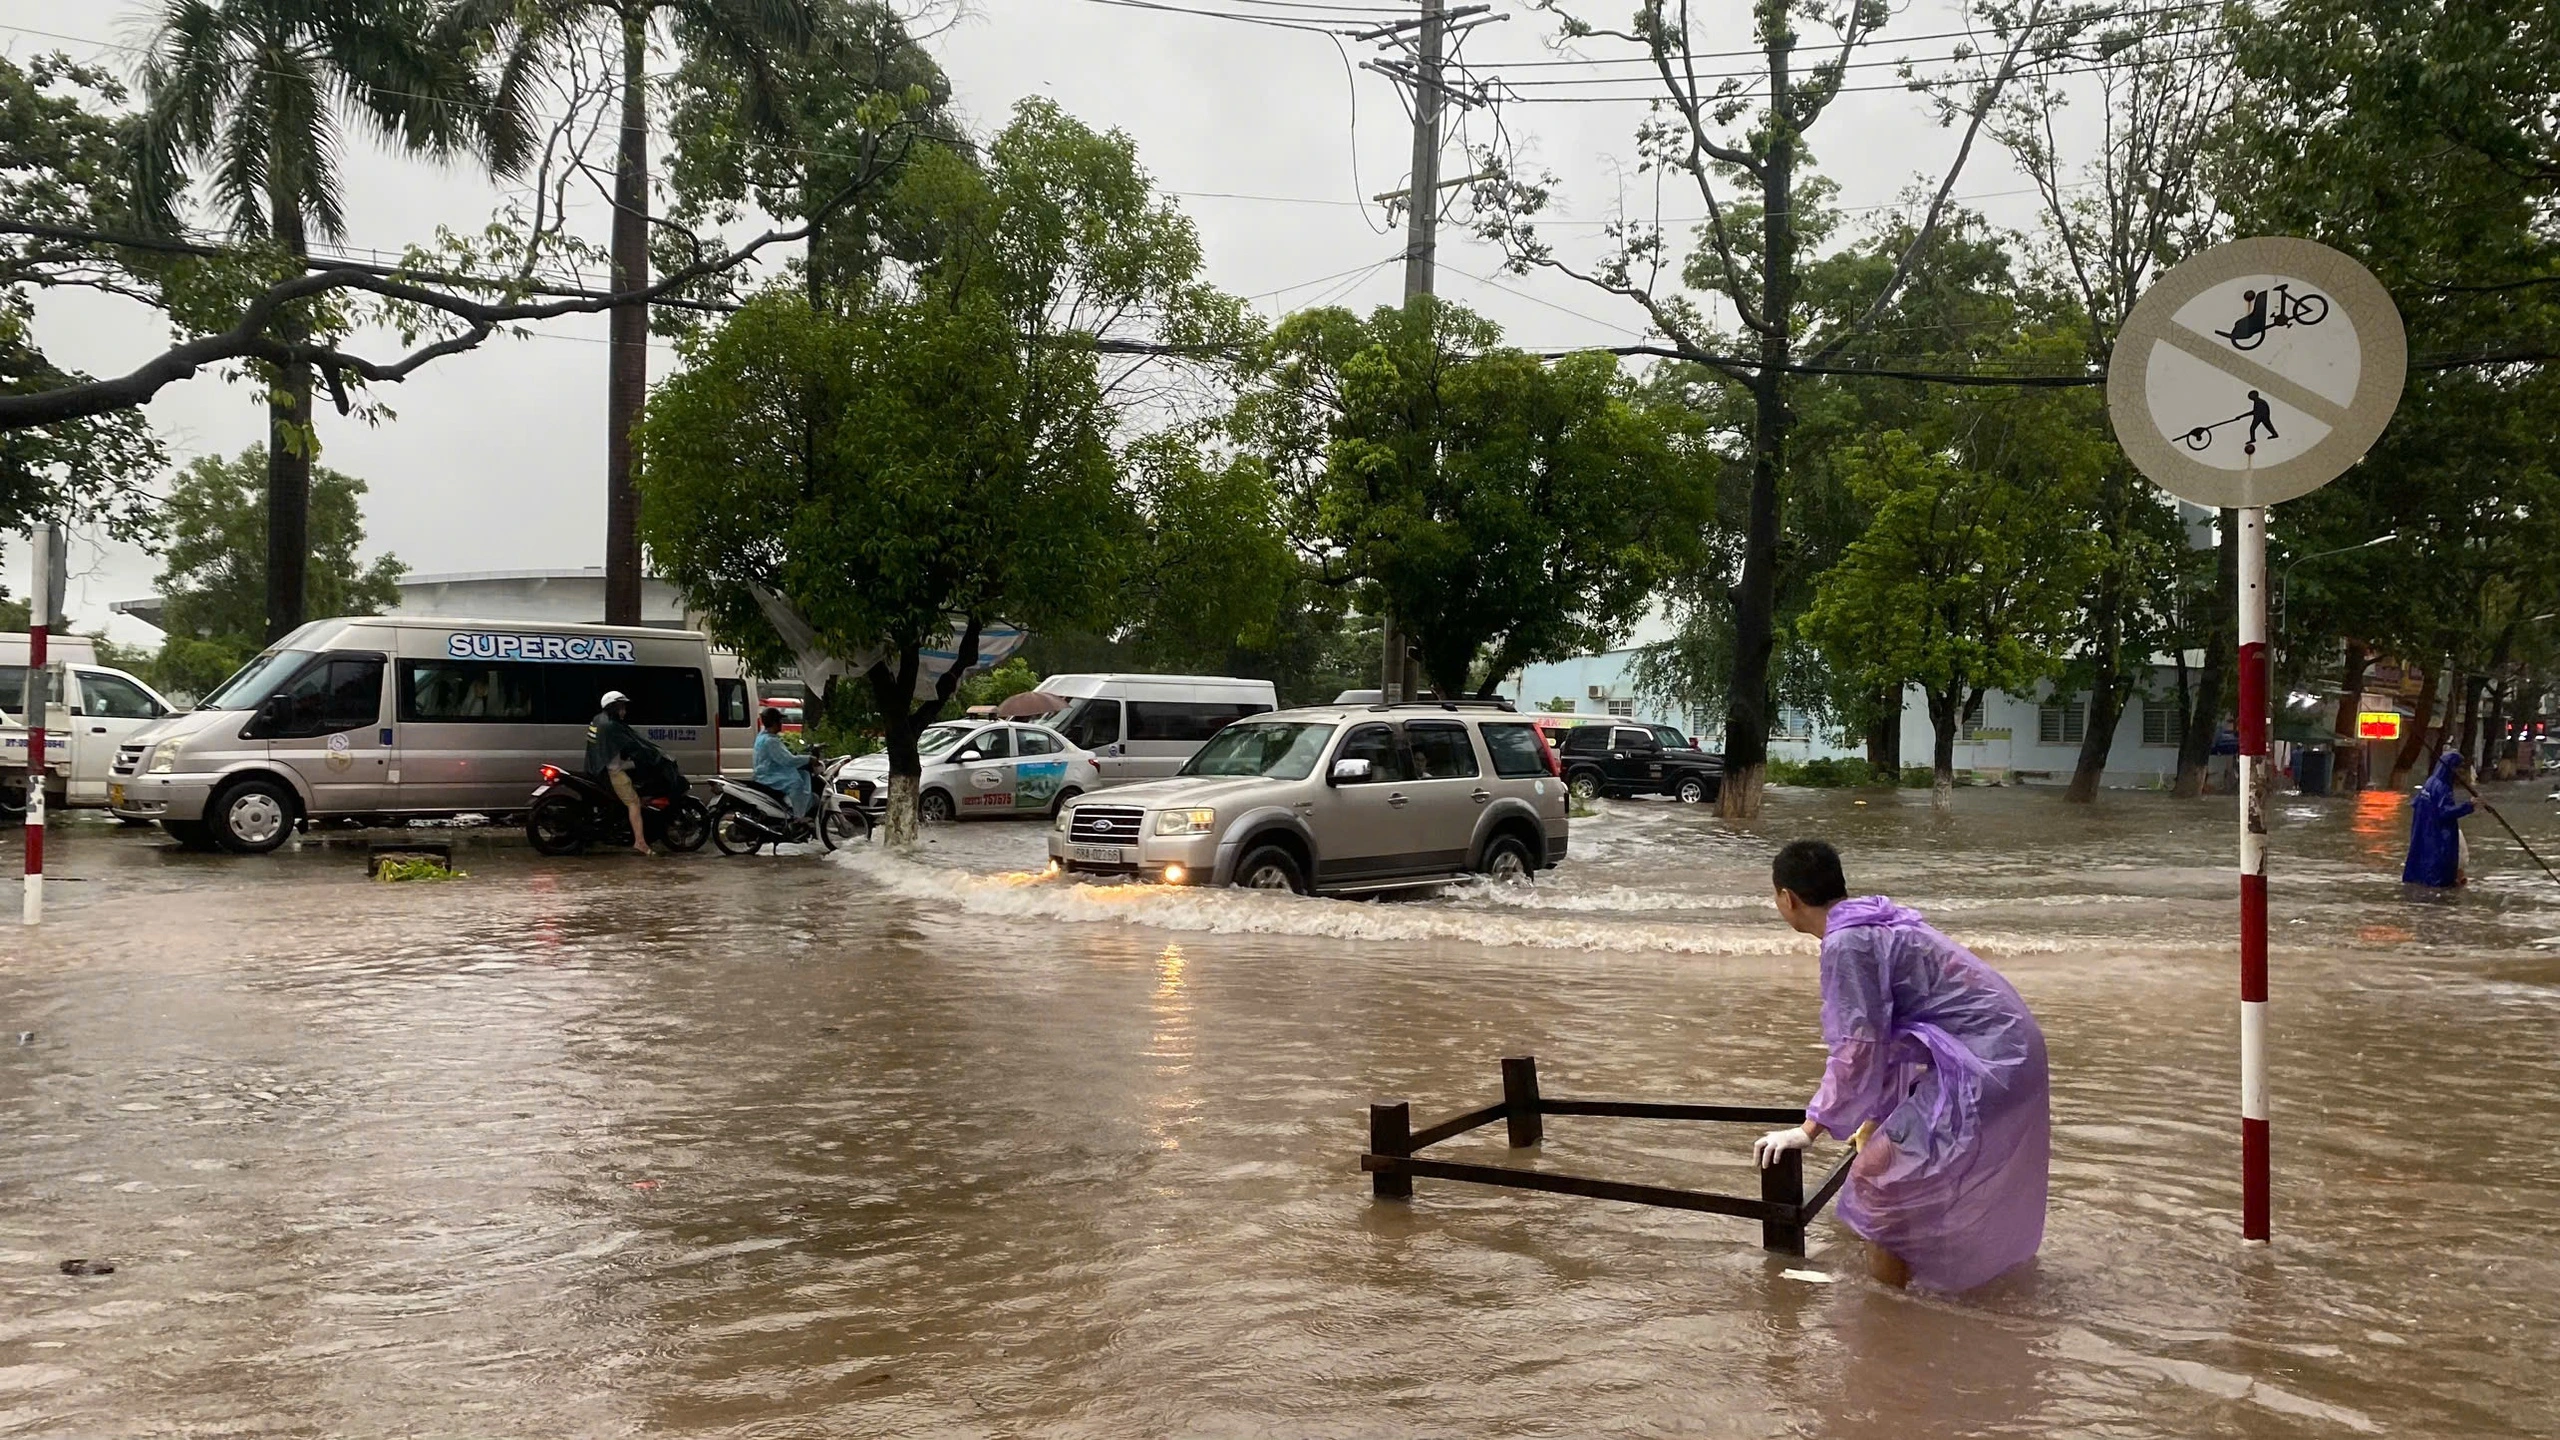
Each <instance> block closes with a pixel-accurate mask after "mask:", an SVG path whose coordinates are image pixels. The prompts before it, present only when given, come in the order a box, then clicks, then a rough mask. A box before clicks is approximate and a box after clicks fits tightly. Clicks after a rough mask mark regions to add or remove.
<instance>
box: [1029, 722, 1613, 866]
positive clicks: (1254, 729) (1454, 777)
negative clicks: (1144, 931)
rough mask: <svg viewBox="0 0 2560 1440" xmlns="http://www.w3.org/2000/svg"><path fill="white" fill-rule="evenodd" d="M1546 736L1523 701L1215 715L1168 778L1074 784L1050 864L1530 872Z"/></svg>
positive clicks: (1547, 808) (1561, 843)
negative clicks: (1098, 789) (1508, 707)
mask: <svg viewBox="0 0 2560 1440" xmlns="http://www.w3.org/2000/svg"><path fill="white" fill-rule="evenodd" d="M1568 806H1569V802H1568V800H1567V799H1566V796H1565V788H1564V780H1563V778H1562V775H1561V774H1560V771H1559V766H1558V765H1557V763H1556V756H1555V752H1554V751H1552V750H1550V749H1549V748H1548V747H1547V743H1546V740H1545V739H1544V738H1543V737H1542V736H1540V735H1539V734H1538V729H1537V726H1536V725H1535V724H1533V723H1532V722H1531V721H1530V720H1529V719H1528V718H1527V717H1526V716H1516V715H1512V714H1509V713H1506V712H1500V711H1489V710H1484V709H1476V708H1464V709H1462V708H1460V707H1457V706H1453V705H1392V706H1390V705H1351V706H1344V705H1325V706H1316V707H1312V708H1308V709H1302V710H1279V711H1274V712H1272V713H1270V714H1267V715H1256V716H1254V717H1253V718H1252V719H1250V720H1239V721H1237V722H1235V723H1234V724H1231V725H1229V726H1227V727H1226V728H1225V729H1223V730H1220V731H1219V732H1218V733H1217V734H1216V735H1215V736H1214V737H1212V738H1211V739H1210V741H1209V743H1208V744H1206V745H1204V746H1202V747H1201V748H1200V750H1199V752H1198V753H1197V754H1195V755H1193V756H1192V757H1191V759H1190V760H1189V762H1187V763H1186V764H1184V766H1183V767H1182V769H1181V771H1180V772H1179V773H1178V774H1176V775H1174V776H1173V777H1172V778H1171V779H1166V780H1155V781H1150V782H1147V783H1145V784H1141V785H1124V786H1120V787H1118V788H1116V789H1113V790H1109V791H1105V792H1103V793H1102V794H1100V795H1087V796H1083V797H1080V798H1079V799H1077V800H1076V802H1075V803H1074V804H1073V805H1071V806H1068V807H1066V808H1064V809H1062V810H1060V811H1059V813H1058V817H1057V820H1056V822H1055V824H1054V826H1053V828H1052V829H1051V830H1050V832H1049V858H1050V861H1051V863H1052V864H1053V865H1055V866H1056V867H1058V868H1060V869H1063V870H1067V871H1071V872H1076V873H1081V874H1103V875H1114V874H1116V875H1141V876H1144V877H1147V878H1149V879H1154V880H1161V881H1163V882H1164V883H1166V884H1171V885H1244V886H1249V887H1251V888H1254V889H1257V890H1294V891H1296V892H1298V893H1299V894H1301V895H1306V894H1327V895H1347V894H1359V893H1364V892H1369V891H1378V890H1397V889H1404V888H1408V887H1411V886H1416V885H1430V884H1435V883H1437V882H1439V881H1443V880H1449V879H1454V878H1456V877H1457V876H1460V875H1465V874H1470V873H1474V874H1483V875H1490V876H1493V877H1495V878H1497V879H1505V880H1523V881H1525V880H1527V879H1528V878H1529V877H1530V876H1531V875H1532V874H1533V873H1534V872H1536V871H1538V870H1541V869H1544V868H1546V867H1548V866H1550V865H1554V864H1555V863H1557V862H1558V861H1560V860H1562V859H1564V855H1565V840H1566V827H1567V825H1568V823H1569V822H1568V820H1567V818H1566V817H1567V811H1568Z"/></svg>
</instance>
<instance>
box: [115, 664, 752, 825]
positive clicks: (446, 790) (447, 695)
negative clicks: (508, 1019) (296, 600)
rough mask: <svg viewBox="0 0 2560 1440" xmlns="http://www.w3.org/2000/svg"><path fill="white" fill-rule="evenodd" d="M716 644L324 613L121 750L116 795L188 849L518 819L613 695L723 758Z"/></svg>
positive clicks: (688, 752)
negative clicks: (301, 832) (332, 826)
mask: <svg viewBox="0 0 2560 1440" xmlns="http://www.w3.org/2000/svg"><path fill="white" fill-rule="evenodd" d="M712 679H713V677H712V668H711V646H710V642H709V641H708V640H706V639H704V638H703V637H702V636H701V635H699V634H697V633H694V632H692V631H687V630H652V629H643V628H638V627H625V626H612V625H561V624H542V623H536V622H527V621H507V620H488V621H481V620H457V619H450V618H446V617H442V616H438V617H433V618H416V619H400V618H395V617H388V616H382V617H362V618H356V619H341V620H314V621H312V622H311V623H310V624H308V625H305V626H303V627H302V628H301V629H299V630H296V631H294V632H293V633H292V634H291V635H288V636H286V637H285V638H284V639H283V640H282V641H281V642H279V643H278V644H276V645H275V646H274V647H273V648H271V649H269V650H268V651H267V652H266V653H264V654H262V655H260V656H258V657H257V658H256V659H254V660H252V661H250V662H249V663H248V664H247V665H244V666H242V667H241V668H240V672H239V673H238V674H236V675H234V676H232V677H231V678H230V679H229V680H226V681H224V682H223V683H222V684H221V685H220V686H219V687H217V688H216V689H215V690H214V691H213V692H212V693H211V694H209V695H207V696H205V698H204V699H203V700H202V701H201V702H199V703H198V704H197V706H196V708H195V709H193V710H191V711H183V712H180V713H178V714H175V715H171V716H168V717H166V718H164V719H161V720H158V721H155V722H153V723H152V724H150V725H148V726H145V727H143V728H142V729H141V730H139V731H136V732H135V733H134V734H133V735H132V736H131V737H130V738H128V739H127V740H126V741H125V743H124V744H123V745H122V746H120V747H119V748H118V750H117V753H116V758H115V763H114V768H113V772H112V774H111V776H110V779H109V784H108V791H107V808H108V809H109V810H111V811H113V812H114V813H115V814H116V815H117V816H119V817H121V818H124V819H128V820H157V821H159V822H160V825H161V827H162V828H163V829H165V830H167V831H168V832H169V833H170V834H171V835H173V836H175V837H176V838H177V840H178V842H179V843H180V844H182V845H187V846H191V847H197V848H211V847H214V846H220V847H221V848H223V849H227V850H233V851H239V852H242V853H248V854H258V853H263V852H265V851H269V850H273V849H275V848H276V847H277V846H278V845H281V844H283V843H284V842H285V840H286V838H287V837H288V836H290V835H291V834H292V832H293V830H294V828H295V827H296V826H297V825H300V824H306V823H308V822H310V821H312V820H322V819H335V818H374V817H383V818H388V817H393V816H405V817H417V816H444V815H461V814H475V813H476V814H488V815H502V814H507V813H510V812H513V811H518V810H521V809H523V808H524V806H525V802H526V797H527V796H529V795H530V794H531V793H532V791H533V787H534V785H535V784H536V783H538V781H539V780H540V772H541V767H542V766H543V765H544V764H545V763H546V762H549V763H553V764H558V763H564V762H565V763H567V764H570V765H576V764H578V763H580V762H581V761H582V760H583V759H584V757H585V754H586V744H587V722H588V721H589V720H591V719H593V718H594V716H595V713H596V708H597V704H596V702H597V701H598V700H599V699H601V698H602V697H603V695H604V693H605V692H606V691H608V690H620V691H622V692H623V693H625V694H627V695H629V696H630V697H631V699H632V706H631V723H632V725H633V726H634V727H636V728H637V729H638V730H639V731H640V733H641V734H643V735H645V736H647V737H648V738H649V739H650V740H651V741H653V742H655V743H656V744H657V745H659V746H660V747H661V748H663V749H665V750H666V752H667V753H668V754H669V755H670V756H672V757H673V758H674V759H675V761H676V763H677V764H679V765H681V766H682V767H684V770H685V773H687V774H689V775H708V774H711V773H713V767H714V766H715V765H716V764H717V763H718V756H719V745H720V731H719V724H718V720H719V711H718V709H717V708H716V703H715V699H714V695H713V688H712Z"/></svg>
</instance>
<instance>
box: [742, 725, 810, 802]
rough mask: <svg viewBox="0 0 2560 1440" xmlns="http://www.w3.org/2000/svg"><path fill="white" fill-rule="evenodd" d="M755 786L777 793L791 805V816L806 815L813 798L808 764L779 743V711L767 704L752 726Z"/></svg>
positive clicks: (780, 738)
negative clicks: (753, 727)
mask: <svg viewBox="0 0 2560 1440" xmlns="http://www.w3.org/2000/svg"><path fill="white" fill-rule="evenodd" d="M756 783H757V784H759V785H762V786H764V787H765V788H766V789H768V790H779V791H781V792H782V794H783V796H784V797H785V798H786V799H788V800H789V801H790V802H791V813H792V814H794V815H807V814H808V813H809V811H810V809H811V805H810V801H811V799H812V798H813V797H812V796H811V793H810V790H809V762H808V761H807V760H805V759H803V758H801V757H800V756H798V755H795V754H793V753H792V752H791V747H790V746H788V745H785V744H783V743H782V712H781V711H780V710H777V709H775V708H773V707H772V706H770V705H768V706H766V707H765V711H764V714H763V715H762V716H760V717H758V723H757V726H756Z"/></svg>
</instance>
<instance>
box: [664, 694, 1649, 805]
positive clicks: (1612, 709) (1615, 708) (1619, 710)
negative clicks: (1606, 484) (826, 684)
mask: <svg viewBox="0 0 2560 1440" xmlns="http://www.w3.org/2000/svg"><path fill="white" fill-rule="evenodd" d="M1609 713H1610V714H1612V715H1633V714H1634V713H1636V702H1634V701H1633V700H1612V701H1610V702H1609ZM626 828H627V827H626Z"/></svg>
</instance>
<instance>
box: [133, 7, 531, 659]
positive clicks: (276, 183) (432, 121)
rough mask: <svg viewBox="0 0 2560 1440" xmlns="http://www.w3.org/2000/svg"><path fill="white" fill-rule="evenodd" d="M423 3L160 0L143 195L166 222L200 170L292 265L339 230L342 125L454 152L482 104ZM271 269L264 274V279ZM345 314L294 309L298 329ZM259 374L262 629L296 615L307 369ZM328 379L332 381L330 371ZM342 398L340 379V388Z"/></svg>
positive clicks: (257, 236)
mask: <svg viewBox="0 0 2560 1440" xmlns="http://www.w3.org/2000/svg"><path fill="white" fill-rule="evenodd" d="M429 18H430V12H429V10H428V7H427V4H426V0H372V3H367V4H362V5H349V4H341V3H331V0H164V3H163V4H162V6H161V9H160V17H159V22H158V26H157V28H156V30H155V31H154V33H153V35H152V39H151V48H150V53H149V56H148V58H147V59H146V60H145V62H144V65H143V74H142V83H143V93H144V100H145V110H146V123H145V126H144V131H143V133H144V134H145V135H146V136H147V137H148V139H149V142H150V143H149V149H148V151H147V153H146V154H145V156H144V157H143V158H144V174H145V176H146V180H147V184H146V189H145V194H144V196H143V199H144V200H145V202H146V203H147V204H148V205H149V206H150V207H152V208H153V209H154V210H155V211H156V212H157V213H158V215H159V216H160V218H161V219H162V220H163V221H164V223H166V222H169V221H171V220H172V218H173V217H174V213H175V211H176V209H177V207H178V202H179V197H180V195H181V193H182V192H183V191H184V189H185V188H186V186H187V185H188V183H189V182H191V181H195V180H201V181H202V182H203V183H204V184H205V186H206V187H207V189H208V191H209V193H210V195H211V196H212V199H213V202H214V204H215V206H216V207H217V208H218V209H219V211H220V212H221V214H222V218H223V221H224V223H225V224H226V225H227V226H228V228H229V229H230V230H231V232H232V234H233V235H234V237H236V238H237V239H239V240H241V241H244V242H247V243H249V244H250V245H253V246H257V247H261V248H264V249H266V250H269V251H270V252H272V253H273V254H274V256H275V257H276V259H277V262H278V267H279V268H280V270H281V272H282V273H285V274H299V273H300V272H301V271H302V269H303V268H304V267H305V265H306V262H307V261H308V259H309V257H310V254H311V242H312V241H314V240H319V241H336V240H340V239H343V238H344V237H345V233H346V214H345V211H344V208H343V201H342V197H341V182H340V176H339V168H338V167H339V162H340V159H341V157H343V156H344V155H345V153H346V152H347V150H348V148H349V146H348V141H349V138H350V137H349V131H350V130H351V129H353V130H355V131H357V132H358V133H366V134H370V135H372V136H376V137H379V138H381V139H383V140H386V141H389V142H391V143H394V144H397V145H400V146H402V147H405V148H407V149H410V150H414V151H420V152H425V153H429V154H434V155H453V154H457V153H460V152H461V151H463V150H464V149H465V148H466V147H467V146H468V145H469V144H471V143H472V141H473V140H474V139H475V138H476V136H477V135H478V134H479V133H480V132H479V126H480V125H481V123H482V121H483V120H484V119H485V118H486V117H487V115H488V113H489V112H488V111H487V109H486V107H484V106H483V105H481V104H480V103H479V102H480V98H481V97H480V92H479V89H478V86H477V84H476V83H475V81H474V78H473V75H472V72H471V69H470V67H469V64H468V63H467V60H468V57H466V56H464V55H461V54H457V53H454V52H453V51H451V50H449V49H447V48H445V47H441V46H439V45H437V44H435V43H433V42H432V41H431V39H430V37H429V36H428V34H427V24H428V21H429ZM269 278H273V277H272V276H270V277H269ZM337 323H342V321H339V320H337V319H335V318H333V316H332V315H331V312H330V311H329V310H328V309H327V308H326V307H320V308H315V307H312V306H309V305H302V306H296V307H293V308H291V309H289V310H288V311H287V312H285V313H284V314H283V315H282V316H280V317H279V323H278V325H277V326H276V329H277V332H278V333H279V334H280V335H281V336H282V337H283V338H285V339H286V340H288V341H301V340H305V339H308V338H310V337H311V336H312V335H313V334H315V333H321V332H325V331H326V330H327V329H329V328H331V327H332V325H333V324H337ZM259 373H260V375H261V378H262V379H263V380H264V382H265V384H266V387H267V466H268V473H267V483H266V499H267V512H268V513H267V523H266V525H265V527H264V530H265V537H266V539H265V543H266V545H267V547H268V549H267V553H266V561H265V564H264V566H263V567H262V569H263V572H264V574H265V577H266V584H267V594H266V597H265V602H264V608H265V612H266V613H265V625H264V630H265V634H266V638H268V639H270V640H272V639H275V638H276V637H278V636H281V635H283V634H284V633H285V632H286V631H288V630H291V629H293V628H294V627H295V626H297V625H300V624H301V623H302V621H303V618H304V616H305V615H307V614H308V613H309V611H308V608H307V607H308V605H309V603H310V602H311V600H312V599H313V597H312V596H311V594H310V586H309V577H308V575H307V573H306V572H307V566H308V563H309V562H308V556H309V553H310V549H309V538H310V537H309V534H308V528H307V527H308V525H309V513H310V504H311V484H312V480H311V474H312V465H313V462H314V461H315V459H316V458H317V457H318V455H319V453H320V444H319V438H318V434H317V432H316V431H315V430H314V428H313V426H312V415H311V397H312V387H313V374H312V367H311V366H309V365H307V364H281V365H268V366H262V367H260V368H259ZM331 383H332V385H333V386H342V384H343V382H342V380H341V379H340V378H339V377H338V376H337V375H336V374H335V373H334V372H333V373H332V376H331ZM339 401H340V404H341V406H342V407H343V406H344V405H345V403H346V401H345V397H344V393H343V389H341V390H340V393H339Z"/></svg>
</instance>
